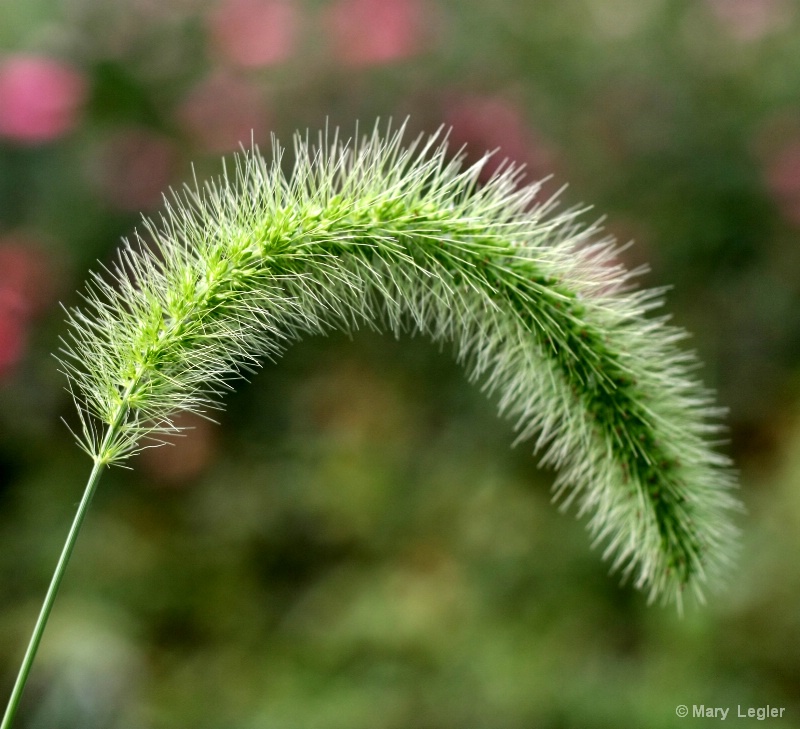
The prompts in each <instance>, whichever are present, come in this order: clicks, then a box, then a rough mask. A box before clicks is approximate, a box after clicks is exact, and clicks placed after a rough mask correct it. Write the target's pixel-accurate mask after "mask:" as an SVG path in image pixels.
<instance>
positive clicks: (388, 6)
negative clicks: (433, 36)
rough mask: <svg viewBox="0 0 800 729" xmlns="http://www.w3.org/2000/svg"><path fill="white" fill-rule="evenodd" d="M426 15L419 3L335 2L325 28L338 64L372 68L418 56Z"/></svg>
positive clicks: (415, 0) (407, 0)
mask: <svg viewBox="0 0 800 729" xmlns="http://www.w3.org/2000/svg"><path fill="white" fill-rule="evenodd" d="M427 14H428V12H427V8H426V6H425V4H424V2H423V1H422V0H337V2H335V3H334V4H333V5H332V6H331V7H330V8H329V9H328V11H327V13H326V14H325V28H326V30H327V32H328V33H329V34H330V36H331V40H332V43H333V51H334V54H335V56H336V58H337V59H338V60H339V61H341V62H342V63H344V64H346V65H349V66H372V65H376V64H381V63H389V62H391V61H397V60H401V59H403V58H408V57H409V56H413V55H414V54H416V53H418V52H419V51H420V49H421V46H422V40H423V36H424V33H425V28H426V16H427Z"/></svg>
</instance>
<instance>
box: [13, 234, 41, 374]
mask: <svg viewBox="0 0 800 729" xmlns="http://www.w3.org/2000/svg"><path fill="white" fill-rule="evenodd" d="M51 274H52V271H51V269H50V266H49V265H48V260H47V257H46V256H45V255H44V253H43V252H42V251H41V250H40V249H39V247H38V246H37V245H36V243H34V242H32V241H31V240H30V239H29V238H27V237H26V236H22V235H11V234H10V235H6V236H3V237H0V378H2V377H6V376H8V375H10V374H12V373H13V372H14V370H15V368H16V367H17V365H19V363H20V362H21V360H22V358H23V357H24V356H25V351H26V348H27V342H28V333H29V328H30V324H31V321H32V319H33V318H34V317H35V316H36V315H37V314H39V313H40V312H41V311H42V309H44V308H45V306H46V305H47V304H48V303H49V301H50V299H51V298H52V294H53V288H54V287H53V281H52V275H51Z"/></svg>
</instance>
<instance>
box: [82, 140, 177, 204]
mask: <svg viewBox="0 0 800 729" xmlns="http://www.w3.org/2000/svg"><path fill="white" fill-rule="evenodd" d="M176 161H177V152H176V150H175V146H174V144H173V143H172V141H171V140H170V139H169V138H168V137H165V136H163V135H161V134H158V133H156V132H152V131H150V130H148V129H143V128H137V127H131V128H128V129H122V130H118V131H117V132H115V134H114V136H112V137H111V138H110V139H108V140H106V141H105V142H104V143H103V144H102V145H101V148H100V151H99V155H98V159H97V160H96V169H95V170H93V172H94V175H93V176H94V178H95V181H96V185H97V188H98V190H99V192H100V194H101V195H102V196H103V198H105V199H106V200H107V201H108V202H109V203H111V204H112V205H113V206H114V207H116V208H119V209H120V210H132V211H137V210H146V209H150V208H154V207H156V206H158V205H159V204H160V203H161V196H162V193H165V192H167V187H168V185H169V182H170V179H171V178H172V174H173V171H174V169H175V164H176Z"/></svg>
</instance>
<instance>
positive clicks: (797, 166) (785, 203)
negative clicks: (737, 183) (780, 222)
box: [766, 139, 800, 225]
mask: <svg viewBox="0 0 800 729" xmlns="http://www.w3.org/2000/svg"><path fill="white" fill-rule="evenodd" d="M766 179H767V185H768V187H769V189H770V191H771V192H772V194H773V196H774V197H775V199H776V201H777V203H778V205H779V206H780V208H781V210H782V212H783V214H784V215H785V216H786V218H787V219H788V220H790V221H791V222H792V223H794V224H796V225H800V139H795V140H794V141H792V142H789V144H787V145H785V146H783V147H782V148H780V149H779V150H778V151H777V153H774V154H773V155H772V156H771V159H769V160H768V161H767V167H766Z"/></svg>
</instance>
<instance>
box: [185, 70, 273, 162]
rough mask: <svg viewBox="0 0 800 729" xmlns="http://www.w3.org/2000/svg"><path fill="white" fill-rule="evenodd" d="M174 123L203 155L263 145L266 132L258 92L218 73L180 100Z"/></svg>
mask: <svg viewBox="0 0 800 729" xmlns="http://www.w3.org/2000/svg"><path fill="white" fill-rule="evenodd" d="M177 115H178V120H179V121H180V123H181V124H182V125H183V126H184V127H185V128H186V130H187V131H188V133H189V135H190V136H191V137H192V139H193V140H194V141H195V142H196V143H197V144H198V145H199V146H200V147H201V148H202V149H203V150H204V151H206V152H215V153H223V152H230V151H232V150H238V149H239V146H240V145H244V146H245V147H249V146H250V141H251V138H252V139H254V140H255V141H256V142H258V141H260V140H261V141H263V140H264V138H265V137H266V134H267V130H268V128H269V124H268V119H267V112H266V109H265V106H264V99H263V98H262V93H261V91H260V89H259V88H258V87H257V86H255V85H253V84H252V83H250V82H248V81H246V80H244V79H241V78H237V77H236V76H232V75H228V74H224V73H218V74H215V75H213V76H210V77H208V78H206V79H205V80H203V81H201V82H200V83H199V84H198V85H197V86H195V87H194V88H193V89H192V90H191V91H190V92H189V94H188V96H186V98H184V100H183V102H182V103H181V104H180V106H179V108H178V111H177Z"/></svg>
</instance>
